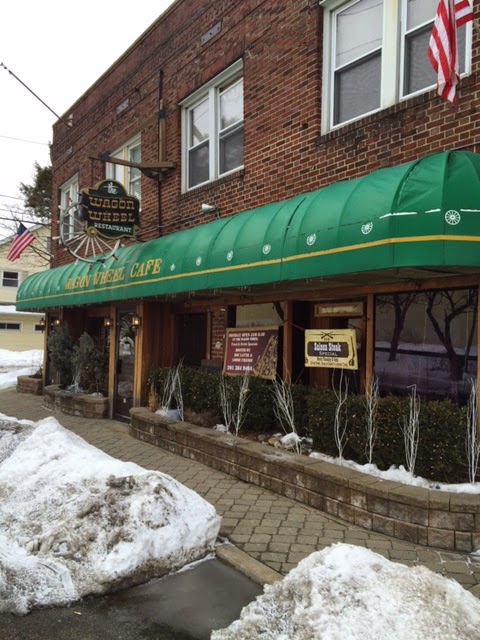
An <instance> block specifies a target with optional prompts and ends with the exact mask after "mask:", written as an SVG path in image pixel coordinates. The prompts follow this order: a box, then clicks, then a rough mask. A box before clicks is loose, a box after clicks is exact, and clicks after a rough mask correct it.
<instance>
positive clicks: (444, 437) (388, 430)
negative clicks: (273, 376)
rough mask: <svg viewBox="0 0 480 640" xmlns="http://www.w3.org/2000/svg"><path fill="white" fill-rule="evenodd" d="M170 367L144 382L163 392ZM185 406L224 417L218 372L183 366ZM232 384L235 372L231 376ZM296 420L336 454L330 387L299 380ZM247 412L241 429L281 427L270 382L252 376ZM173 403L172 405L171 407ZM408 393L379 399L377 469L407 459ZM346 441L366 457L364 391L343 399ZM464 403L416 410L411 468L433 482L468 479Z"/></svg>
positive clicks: (320, 446)
mask: <svg viewBox="0 0 480 640" xmlns="http://www.w3.org/2000/svg"><path fill="white" fill-rule="evenodd" d="M167 374H168V369H155V370H153V371H152V372H151V373H150V376H149V380H148V383H149V385H153V388H154V389H155V391H156V392H157V394H158V395H159V396H160V397H161V396H162V390H163V384H164V382H165V379H166V376H167ZM181 379H182V391H183V401H184V407H185V408H186V409H190V410H191V411H192V412H195V413H196V414H202V413H203V412H210V413H213V414H214V415H216V416H217V417H218V421H220V422H221V421H222V410H221V405H220V394H219V377H218V374H215V373H210V372H207V371H201V370H198V369H188V368H183V369H182V370H181ZM230 380H231V384H232V389H233V390H235V389H236V388H237V387H238V385H237V382H238V379H237V378H230ZM291 389H292V396H293V401H294V412H295V422H296V427H297V431H298V433H299V435H301V436H308V437H310V438H311V439H312V440H313V448H314V450H315V451H320V452H322V453H325V454H327V455H331V456H337V455H338V451H337V448H336V445H335V438H334V431H333V425H334V416H335V408H336V405H337V401H336V398H335V395H334V393H333V391H331V390H329V389H315V388H313V387H306V386H303V385H293V386H292V388H291ZM247 407H248V412H247V416H246V419H245V422H244V424H243V426H242V430H244V431H254V432H261V433H264V432H266V433H271V432H275V431H281V430H282V429H281V425H279V423H278V421H277V419H276V417H275V413H274V409H273V407H274V398H273V394H272V384H271V382H270V381H268V380H263V379H261V378H252V379H251V380H250V395H249V398H248V401H247ZM172 408H174V407H172ZM408 412H409V399H408V398H399V397H394V396H386V397H384V398H380V399H379V403H378V412H377V423H378V436H377V440H376V443H375V448H374V452H373V462H374V463H375V464H376V465H377V466H378V467H379V468H380V469H388V468H389V467H391V466H392V465H396V466H397V467H398V466H400V465H405V450H404V441H403V433H402V429H401V426H400V425H401V424H403V418H404V416H408ZM344 418H346V419H347V421H348V422H347V436H346V437H347V442H346V445H345V449H344V452H343V455H344V458H346V459H350V460H355V461H356V462H358V463H360V464H364V463H365V462H366V461H367V460H366V431H365V425H366V408H365V402H364V398H363V396H358V395H353V394H352V395H350V396H349V397H348V399H347V402H346V405H345V414H344ZM465 433H466V409H465V408H464V407H457V406H456V405H454V404H453V403H452V402H451V401H450V400H443V401H431V402H427V401H423V402H422V404H421V410H420V434H419V443H418V454H417V461H416V466H415V474H416V475H418V476H422V477H424V478H427V479H431V480H435V481H437V482H449V483H457V482H467V481H468V468H467V459H466V453H465Z"/></svg>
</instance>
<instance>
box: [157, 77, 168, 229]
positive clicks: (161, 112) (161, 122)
mask: <svg viewBox="0 0 480 640" xmlns="http://www.w3.org/2000/svg"><path fill="white" fill-rule="evenodd" d="M165 125H166V118H165V108H164V106H163V70H162V69H160V71H159V74H158V159H159V161H160V162H163V161H164V160H165V147H166V140H165V129H166V126H165ZM162 182H163V173H162V172H160V173H159V174H158V178H157V200H158V235H159V236H160V235H162V184H161V183H162Z"/></svg>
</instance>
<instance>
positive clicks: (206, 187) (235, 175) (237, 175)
mask: <svg viewBox="0 0 480 640" xmlns="http://www.w3.org/2000/svg"><path fill="white" fill-rule="evenodd" d="M244 175H245V169H244V168H242V169H237V171H233V172H232V173H229V174H228V175H226V176H222V177H221V178H217V179H216V180H212V181H211V182H207V183H206V184H202V185H201V186H199V187H194V188H193V189H189V190H188V191H185V192H184V193H182V194H180V197H179V201H180V202H183V201H185V200H188V199H189V198H191V197H194V196H196V195H198V194H199V193H205V192H206V191H211V190H212V189H215V188H216V187H217V186H219V185H222V184H225V183H228V182H232V181H235V180H243V177H244Z"/></svg>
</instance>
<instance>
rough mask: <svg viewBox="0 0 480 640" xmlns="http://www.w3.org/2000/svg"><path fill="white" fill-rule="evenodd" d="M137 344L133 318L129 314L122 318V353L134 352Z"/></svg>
mask: <svg viewBox="0 0 480 640" xmlns="http://www.w3.org/2000/svg"><path fill="white" fill-rule="evenodd" d="M134 346H135V332H134V330H133V327H132V323H131V319H130V317H127V316H121V318H120V355H130V354H133V350H134Z"/></svg>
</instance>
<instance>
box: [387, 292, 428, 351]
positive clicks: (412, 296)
mask: <svg viewBox="0 0 480 640" xmlns="http://www.w3.org/2000/svg"><path fill="white" fill-rule="evenodd" d="M417 297H418V293H417V292H416V291H412V292H410V293H393V294H392V295H389V296H378V297H377V309H382V308H384V307H390V306H391V307H392V308H393V316H394V324H393V330H392V338H391V340H390V350H389V353H388V361H389V362H393V361H394V360H396V358H397V351H398V347H399V344H400V337H401V335H402V331H403V328H404V326H405V318H406V317H407V313H408V310H409V309H410V307H411V305H412V304H413V303H414V302H415V301H416V299H417Z"/></svg>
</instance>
